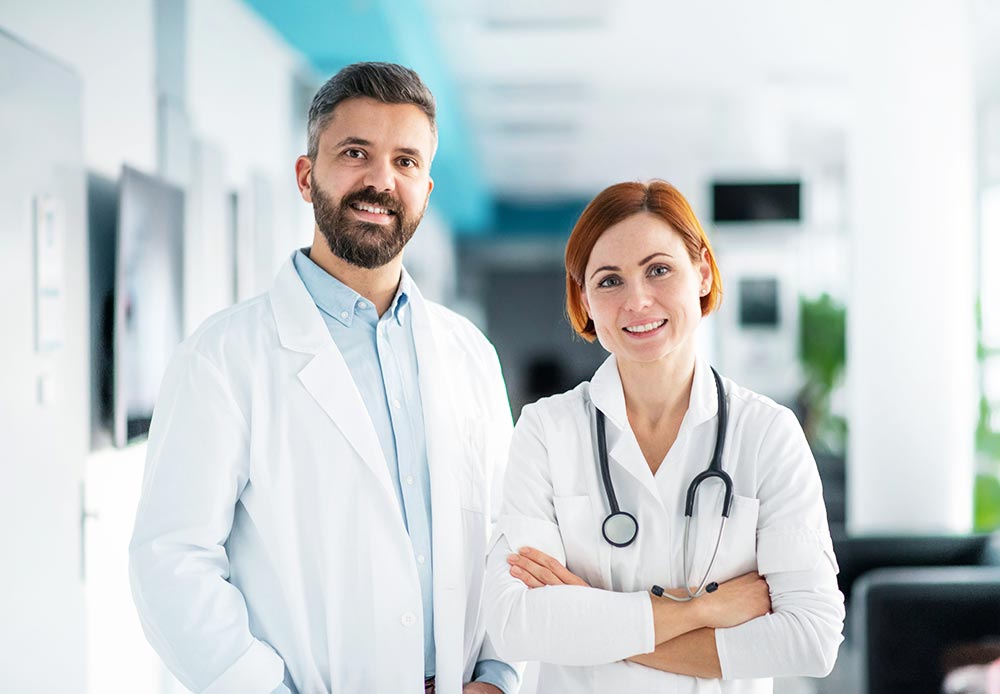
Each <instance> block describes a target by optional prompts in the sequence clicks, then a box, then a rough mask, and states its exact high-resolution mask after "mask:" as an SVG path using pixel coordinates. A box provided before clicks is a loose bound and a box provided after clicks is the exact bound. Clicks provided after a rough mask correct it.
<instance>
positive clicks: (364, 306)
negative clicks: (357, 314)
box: [358, 301, 368, 311]
mask: <svg viewBox="0 0 1000 694" xmlns="http://www.w3.org/2000/svg"><path fill="white" fill-rule="evenodd" d="M358 308H360V309H361V310H362V311H364V310H365V309H366V308H368V304H366V303H365V302H364V301H359V302H358Z"/></svg>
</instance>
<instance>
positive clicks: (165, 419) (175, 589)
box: [129, 344, 284, 694]
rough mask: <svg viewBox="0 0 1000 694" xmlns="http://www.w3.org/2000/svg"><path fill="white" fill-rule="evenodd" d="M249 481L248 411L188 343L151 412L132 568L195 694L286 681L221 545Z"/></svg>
mask: <svg viewBox="0 0 1000 694" xmlns="http://www.w3.org/2000/svg"><path fill="white" fill-rule="evenodd" d="M248 478H249V454H248V427H247V424H246V421H245V419H244V417H243V413H242V411H241V410H240V409H239V407H238V406H237V404H236V402H235V401H234V399H233V398H232V396H231V395H230V390H229V387H228V384H227V383H226V382H225V379H224V378H223V376H222V374H221V373H220V372H219V370H218V368H217V367H215V365H214V364H212V363H211V362H210V361H209V360H208V359H207V358H205V357H204V356H203V355H201V354H199V353H198V352H196V351H194V350H193V349H192V348H191V346H190V345H188V344H185V345H182V346H181V348H180V349H179V350H178V352H177V354H175V356H174V357H173V359H172V360H171V363H170V365H169V366H168V368H167V372H166V375H165V377H164V380H163V385H162V386H161V389H160V396H159V399H158V402H157V405H156V410H155V413H154V415H153V422H152V425H151V428H150V433H149V447H148V451H147V457H146V469H145V475H144V478H143V488H142V496H141V499H140V502H139V509H138V511H137V514H136V522H135V529H134V532H133V536H132V542H131V544H130V546H129V554H130V567H129V568H130V576H131V584H132V595H133V598H134V600H135V604H136V607H137V609H138V612H139V619H140V622H141V623H142V627H143V631H144V632H145V634H146V638H147V639H148V640H149V642H150V644H151V645H152V646H153V648H154V650H156V652H157V653H158V654H159V655H160V657H161V658H162V659H163V661H164V663H165V664H166V665H167V667H168V668H169V669H170V670H171V672H173V673H174V675H176V677H177V678H178V679H179V680H180V681H181V682H182V683H183V684H184V685H185V686H186V687H187V688H188V689H190V690H192V691H195V692H206V693H208V694H229V693H233V694H235V693H237V692H239V693H241V694H253V693H256V692H260V693H261V694H264V693H267V692H272V691H274V690H275V689H276V688H279V687H280V686H281V683H282V679H283V675H284V663H283V662H282V660H281V658H280V657H279V656H278V654H277V653H276V652H275V651H274V650H273V649H272V648H271V647H270V646H269V645H268V644H266V643H264V642H263V641H260V640H258V639H256V638H255V637H254V636H253V634H251V633H250V628H249V624H248V614H247V607H246V603H245V601H244V599H243V595H242V593H240V591H239V590H238V589H237V588H236V587H235V586H233V585H232V584H231V583H229V582H228V580H227V579H228V577H229V559H228V556H227V555H226V549H225V547H224V544H225V542H226V540H227V539H228V537H229V532H230V530H231V529H232V523H233V513H234V508H235V505H236V501H237V499H238V498H239V496H240V494H241V493H242V491H243V489H244V488H245V486H246V484H247V481H248ZM278 690H279V691H280V689H278Z"/></svg>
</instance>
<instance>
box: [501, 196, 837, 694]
mask: <svg viewBox="0 0 1000 694" xmlns="http://www.w3.org/2000/svg"><path fill="white" fill-rule="evenodd" d="M566 272H567V279H566V289H567V297H566V303H567V311H568V313H569V317H570V320H571V322H572V324H573V327H574V328H575V329H576V331H577V332H578V333H579V334H580V335H582V336H583V337H584V338H585V339H587V340H594V339H595V338H596V339H598V340H600V343H601V345H602V346H603V347H604V348H605V349H606V350H608V351H609V352H610V353H611V356H610V357H609V358H608V359H607V361H605V362H604V364H603V365H602V366H601V367H600V368H599V369H598V370H597V373H595V374H594V377H593V379H592V380H591V381H590V382H589V383H582V384H580V385H579V386H577V387H576V388H575V389H573V390H571V391H569V392H567V393H564V394H562V395H557V396H554V397H551V398H545V399H543V400H540V401H539V402H537V403H535V404H534V405H529V406H527V407H525V408H524V410H523V412H522V414H521V418H520V420H519V421H518V423H517V427H516V428H515V432H514V438H513V440H512V443H511V454H510V463H509V466H508V468H507V473H506V481H505V485H504V502H503V509H502V512H501V518H500V521H499V524H498V526H497V530H496V534H495V537H494V540H493V544H492V550H491V552H490V556H489V561H488V567H487V585H486V591H487V595H486V596H485V600H484V605H485V606H486V608H485V609H486V619H487V629H488V632H489V635H490V638H491V640H492V642H493V644H494V645H495V647H496V648H497V650H498V652H499V654H500V656H501V657H503V658H505V659H508V660H538V661H541V662H542V665H541V672H540V675H539V691H540V692H546V694H548V693H550V692H770V691H771V680H770V678H771V677H774V676H779V675H810V676H824V675H826V674H827V673H828V672H829V671H830V669H831V668H832V666H833V663H834V660H835V659H836V653H837V648H838V646H839V644H840V641H841V640H842V637H841V632H842V629H843V617H844V608H843V597H842V595H841V594H840V592H839V591H838V590H837V583H836V573H837V565H836V560H835V558H834V555H833V550H832V545H831V542H830V534H829V530H828V528H827V523H826V512H825V508H824V506H823V498H822V490H821V487H820V481H819V476H818V474H817V471H816V465H815V462H814V461H813V458H812V455H811V454H810V451H809V448H808V446H807V444H806V441H805V438H804V437H803V435H802V430H801V428H800V427H799V425H798V422H797V421H796V419H795V417H794V416H793V415H792V413H791V412H790V411H789V410H787V409H786V408H784V407H781V406H779V405H777V404H775V403H774V402H773V401H771V400H769V399H767V398H765V397H763V396H761V395H758V394H756V393H753V392H751V391H749V390H747V389H746V388H742V387H740V386H739V385H737V384H735V383H733V382H732V381H730V380H728V379H719V380H718V381H717V379H716V376H715V375H714V373H713V371H712V369H711V367H710V366H709V365H708V364H707V363H705V362H704V361H703V360H701V359H699V358H698V357H697V356H696V340H695V337H696V333H697V328H698V325H699V323H700V322H701V319H702V317H703V316H705V315H708V314H709V313H710V312H711V311H713V310H714V309H715V308H716V306H717V305H718V303H719V300H720V297H721V289H722V287H721V280H720V276H719V270H718V268H717V267H716V264H715V259H714V257H713V254H712V249H711V246H710V245H709V243H708V239H707V238H706V236H705V233H704V231H703V230H702V228H701V225H700V224H699V223H698V220H697V219H696V218H695V216H694V213H693V212H692V211H691V208H690V206H689V205H688V203H687V201H686V200H685V199H684V197H683V196H682V195H681V194H680V193H679V192H678V191H677V190H676V189H675V188H673V187H672V186H671V185H669V184H667V183H664V182H662V181H653V182H651V183H649V184H642V183H620V184H618V185H614V186H611V187H610V188H608V189H606V190H604V191H603V192H601V193H600V194H599V195H598V196H597V197H596V198H595V199H594V200H593V201H592V202H591V203H590V205H589V206H588V207H587V209H586V210H584V212H583V214H582V215H581V217H580V220H579V221H578V222H577V225H576V227H575V228H574V230H573V233H572V235H571V236H570V239H569V243H568V245H567V248H566ZM719 386H722V388H721V389H720V388H719ZM599 413H600V414H599ZM602 420H603V421H602ZM720 420H722V421H723V427H722V433H723V436H722V440H721V441H717V438H718V433H719V424H720ZM726 420H727V421H726ZM602 429H603V434H602V433H599V432H600V430H602ZM601 438H604V439H605V440H606V446H605V450H606V451H607V458H606V459H607V470H608V476H609V482H610V488H611V491H612V492H613V494H614V496H615V497H616V500H617V503H618V505H619V506H620V508H621V510H622V511H623V512H627V513H629V514H631V515H632V516H633V517H634V518H635V521H636V522H635V523H634V524H633V523H632V521H629V520H628V519H627V518H625V519H624V520H623V517H622V516H621V515H619V516H616V519H617V520H615V521H608V524H605V519H606V518H607V517H608V516H609V514H610V513H611V511H612V509H611V508H610V507H611V501H610V498H611V495H610V494H609V493H608V485H607V484H606V483H605V481H604V477H603V475H602V472H601V465H600V460H599V458H600V455H599V453H598V451H599V448H600V446H599V443H600V439H601ZM717 449H718V452H719V453H720V455H721V457H720V462H721V467H722V470H723V471H724V472H725V474H727V475H729V476H730V478H731V480H732V492H733V495H732V501H731V506H730V512H729V516H728V520H727V521H726V523H725V526H724V529H723V530H722V534H721V536H720V534H719V533H720V526H721V525H722V523H721V521H722V507H723V502H724V491H725V485H724V484H723V483H721V482H720V480H719V479H718V477H713V478H711V479H708V480H706V481H705V482H703V483H702V484H701V486H700V487H698V489H697V491H696V495H695V503H694V507H693V509H692V511H693V514H692V518H691V523H690V539H689V542H688V549H687V554H686V555H685V549H684V546H685V522H684V511H685V502H686V498H687V491H688V487H689V485H690V483H691V481H692V480H693V478H694V477H695V476H696V475H698V474H699V473H702V472H703V471H705V470H706V469H707V468H708V466H709V462H710V461H711V460H712V459H713V455H714V453H715V451H716V450H717ZM622 521H623V522H622ZM616 526H617V527H616ZM635 526H637V527H635ZM632 534H634V540H633V539H632V538H631V535H632ZM720 537H721V541H720ZM629 540H632V541H631V542H628V541H629ZM717 541H719V546H718V552H717V553H716V552H715V550H716V543H717ZM612 542H614V543H615V544H612ZM713 555H714V556H715V559H714V561H713V560H712V557H713ZM685 561H686V562H687V569H686V570H685V566H684V565H685ZM758 574H759V575H758ZM761 576H763V577H764V578H761ZM656 584H658V585H659V586H665V587H666V589H665V590H664V591H663V593H665V595H663V596H662V597H660V596H659V593H658V591H656V590H655V589H654V590H653V592H651V587H652V586H654V585H656ZM654 593H655V594H654ZM692 595H695V596H697V597H695V598H693V599H690V598H691V596H692ZM671 596H673V597H674V598H677V599H678V600H672V599H670V597H671Z"/></svg>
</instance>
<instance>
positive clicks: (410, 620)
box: [399, 612, 417, 627]
mask: <svg viewBox="0 0 1000 694" xmlns="http://www.w3.org/2000/svg"><path fill="white" fill-rule="evenodd" d="M416 621H417V616H416V615H415V614H413V613H412V612H404V613H403V616H402V617H400V618H399V623H400V624H402V625H403V626H404V627H412V626H413V625H414V624H415V623H416Z"/></svg>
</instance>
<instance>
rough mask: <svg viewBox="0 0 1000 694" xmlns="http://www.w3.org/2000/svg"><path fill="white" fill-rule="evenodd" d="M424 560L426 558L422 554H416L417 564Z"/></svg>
mask: <svg viewBox="0 0 1000 694" xmlns="http://www.w3.org/2000/svg"><path fill="white" fill-rule="evenodd" d="M425 561H427V558H426V557H424V555H422V554H418V555H417V563H418V564H423V563H424V562H425Z"/></svg>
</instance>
